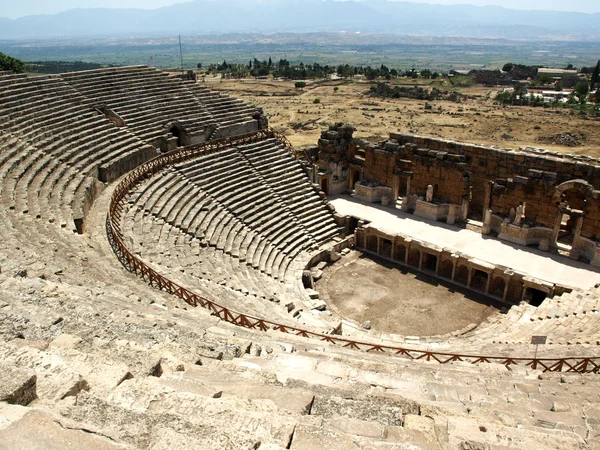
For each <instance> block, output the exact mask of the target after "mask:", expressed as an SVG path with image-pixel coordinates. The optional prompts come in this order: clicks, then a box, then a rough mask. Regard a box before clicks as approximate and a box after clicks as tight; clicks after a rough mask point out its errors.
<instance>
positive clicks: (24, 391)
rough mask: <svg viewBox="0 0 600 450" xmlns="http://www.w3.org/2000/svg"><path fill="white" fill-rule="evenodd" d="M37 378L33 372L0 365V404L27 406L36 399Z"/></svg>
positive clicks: (4, 364) (3, 364)
mask: <svg viewBox="0 0 600 450" xmlns="http://www.w3.org/2000/svg"><path fill="white" fill-rule="evenodd" d="M36 389H37V376H36V374H35V373H34V372H33V371H30V370H25V369H20V368H17V367H14V366H11V365H9V364H6V363H0V402H6V403H10V404H12V405H23V406H27V405H29V403H31V402H32V401H33V400H34V399H35V398H37V392H36Z"/></svg>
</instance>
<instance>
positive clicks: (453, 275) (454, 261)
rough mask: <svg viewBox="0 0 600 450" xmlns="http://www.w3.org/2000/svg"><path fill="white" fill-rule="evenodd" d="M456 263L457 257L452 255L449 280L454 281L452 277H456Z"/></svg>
mask: <svg viewBox="0 0 600 450" xmlns="http://www.w3.org/2000/svg"><path fill="white" fill-rule="evenodd" d="M457 263H458V256H454V255H452V277H450V279H451V280H452V281H454V277H455V276H456V265H457Z"/></svg>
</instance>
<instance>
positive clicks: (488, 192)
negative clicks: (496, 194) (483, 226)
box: [483, 181, 493, 211]
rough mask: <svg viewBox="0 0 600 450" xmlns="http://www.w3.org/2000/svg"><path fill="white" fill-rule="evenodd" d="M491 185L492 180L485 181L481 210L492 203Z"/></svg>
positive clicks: (488, 207) (486, 208) (484, 209)
mask: <svg viewBox="0 0 600 450" xmlns="http://www.w3.org/2000/svg"><path fill="white" fill-rule="evenodd" d="M492 185H493V182H491V181H488V182H487V183H485V196H484V197H483V211H487V210H488V209H490V206H491V204H492Z"/></svg>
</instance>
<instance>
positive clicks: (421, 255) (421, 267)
mask: <svg viewBox="0 0 600 450" xmlns="http://www.w3.org/2000/svg"><path fill="white" fill-rule="evenodd" d="M423 255H424V252H423V250H420V251H419V270H421V271H422V270H423Z"/></svg>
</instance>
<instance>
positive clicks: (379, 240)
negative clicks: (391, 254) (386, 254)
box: [377, 236, 381, 256]
mask: <svg viewBox="0 0 600 450" xmlns="http://www.w3.org/2000/svg"><path fill="white" fill-rule="evenodd" d="M377 254H378V255H379V256H381V238H380V237H379V236H377Z"/></svg>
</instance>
